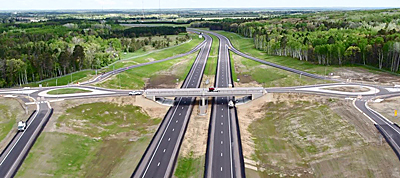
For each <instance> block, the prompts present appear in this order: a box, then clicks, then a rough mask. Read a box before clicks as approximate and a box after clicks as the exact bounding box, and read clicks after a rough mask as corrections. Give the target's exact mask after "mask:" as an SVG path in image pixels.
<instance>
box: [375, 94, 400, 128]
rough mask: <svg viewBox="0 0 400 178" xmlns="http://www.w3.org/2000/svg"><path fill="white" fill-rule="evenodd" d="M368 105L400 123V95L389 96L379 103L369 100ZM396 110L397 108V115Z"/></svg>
mask: <svg viewBox="0 0 400 178" xmlns="http://www.w3.org/2000/svg"><path fill="white" fill-rule="evenodd" d="M368 106H369V107H371V109H373V110H375V111H377V112H378V113H380V114H382V115H383V116H385V117H386V118H387V119H389V120H390V121H392V122H395V123H397V124H400V97H394V98H388V99H385V100H383V101H381V102H379V103H375V102H369V103H368ZM395 110H397V116H395Z"/></svg>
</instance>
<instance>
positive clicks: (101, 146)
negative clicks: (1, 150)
mask: <svg viewBox="0 0 400 178" xmlns="http://www.w3.org/2000/svg"><path fill="white" fill-rule="evenodd" d="M160 121H161V119H160V118H150V116H148V115H147V114H146V113H144V112H143V111H142V109H141V108H140V107H138V106H133V105H119V104H116V103H107V102H98V103H89V104H82V105H78V106H75V107H72V108H69V109H67V110H66V112H65V113H64V114H63V115H61V116H60V117H59V118H58V120H57V122H56V123H55V126H56V127H55V130H56V131H54V132H43V133H42V134H41V135H40V136H39V138H38V140H37V142H36V143H35V145H34V146H33V147H32V149H31V151H30V153H29V154H28V156H27V158H26V160H25V162H24V163H23V164H22V166H21V168H20V170H19V172H18V174H17V175H16V177H30V178H31V177H129V176H130V175H131V174H132V172H133V170H134V169H135V167H136V165H137V164H138V162H139V160H140V158H141V156H142V154H143V152H144V151H145V149H146V147H147V145H148V143H149V142H150V139H151V135H152V133H153V132H154V131H155V129H156V127H155V126H156V125H158V124H159V123H160Z"/></svg>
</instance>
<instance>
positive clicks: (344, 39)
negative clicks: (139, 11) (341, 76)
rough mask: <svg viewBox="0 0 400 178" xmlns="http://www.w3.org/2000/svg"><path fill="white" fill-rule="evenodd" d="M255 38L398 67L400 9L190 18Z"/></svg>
mask: <svg viewBox="0 0 400 178" xmlns="http://www.w3.org/2000/svg"><path fill="white" fill-rule="evenodd" d="M191 25H192V27H209V28H210V29H213V30H225V31H231V32H235V33H238V34H240V35H242V36H245V37H249V38H253V39H254V44H255V47H256V48H257V49H260V50H263V51H265V52H266V53H267V54H270V55H278V56H290V57H293V58H297V59H299V60H305V61H310V62H313V63H316V64H321V65H349V64H350V65H352V64H360V65H368V66H373V67H377V68H379V69H385V70H389V71H392V72H396V73H399V64H400V10H397V9H393V10H375V11H343V12H338V11H337V12H322V13H315V14H307V15H290V16H279V17H273V18H270V19H267V20H258V21H251V22H248V21H247V22H245V21H243V20H242V19H239V20H232V19H230V20H223V21H221V22H201V23H193V24H191Z"/></svg>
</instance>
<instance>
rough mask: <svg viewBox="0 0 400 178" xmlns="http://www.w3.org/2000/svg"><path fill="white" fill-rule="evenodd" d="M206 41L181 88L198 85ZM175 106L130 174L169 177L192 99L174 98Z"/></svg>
mask: <svg viewBox="0 0 400 178" xmlns="http://www.w3.org/2000/svg"><path fill="white" fill-rule="evenodd" d="M204 37H205V43H204V46H203V47H202V48H201V49H200V52H199V54H198V56H197V58H196V61H195V63H194V64H193V66H192V68H191V69H190V72H189V74H188V75H187V77H186V79H185V81H184V83H183V85H182V88H198V87H200V84H201V80H202V77H203V72H204V69H205V65H206V62H207V59H208V55H209V53H210V49H211V45H212V38H211V37H210V36H208V35H204ZM175 101H176V103H177V104H176V105H175V106H173V107H171V108H170V109H169V110H168V112H167V114H166V115H165V117H164V119H163V121H162V123H161V124H160V126H159V128H158V130H157V132H156V133H155V135H154V137H153V139H152V141H151V142H150V144H149V146H148V148H147V149H146V151H145V153H144V155H143V156H142V159H141V161H140V162H139V164H138V166H137V167H136V169H135V171H134V172H133V174H132V177H135V178H136V177H171V176H172V174H173V171H174V167H175V163H176V160H177V156H178V153H179V148H180V145H181V142H182V140H183V136H184V134H185V131H186V128H187V124H188V122H189V118H190V115H191V112H192V109H193V104H194V101H195V98H192V97H182V98H181V97H179V98H175Z"/></svg>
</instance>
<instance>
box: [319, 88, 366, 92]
mask: <svg viewBox="0 0 400 178" xmlns="http://www.w3.org/2000/svg"><path fill="white" fill-rule="evenodd" d="M324 90H332V91H342V92H367V91H369V89H368V88H365V87H332V88H324Z"/></svg>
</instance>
